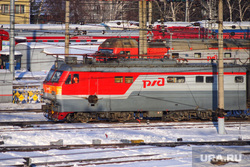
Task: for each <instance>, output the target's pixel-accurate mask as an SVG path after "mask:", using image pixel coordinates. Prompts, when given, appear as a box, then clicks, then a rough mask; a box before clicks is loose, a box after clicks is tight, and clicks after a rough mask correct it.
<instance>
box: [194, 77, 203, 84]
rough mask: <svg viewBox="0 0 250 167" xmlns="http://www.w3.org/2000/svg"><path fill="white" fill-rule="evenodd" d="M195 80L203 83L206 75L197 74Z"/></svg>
mask: <svg viewBox="0 0 250 167" xmlns="http://www.w3.org/2000/svg"><path fill="white" fill-rule="evenodd" d="M195 81H196V83H203V82H204V77H203V76H196V78H195Z"/></svg>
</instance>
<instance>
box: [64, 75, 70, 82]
mask: <svg viewBox="0 0 250 167" xmlns="http://www.w3.org/2000/svg"><path fill="white" fill-rule="evenodd" d="M65 84H71V74H69V76H68V78H67V80H66V81H65Z"/></svg>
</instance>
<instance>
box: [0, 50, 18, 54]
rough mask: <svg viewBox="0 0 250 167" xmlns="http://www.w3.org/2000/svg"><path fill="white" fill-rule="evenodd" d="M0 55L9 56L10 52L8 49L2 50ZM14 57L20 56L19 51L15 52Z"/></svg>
mask: <svg viewBox="0 0 250 167" xmlns="http://www.w3.org/2000/svg"><path fill="white" fill-rule="evenodd" d="M0 54H3V55H9V54H10V50H9V49H4V50H1V51H0ZM14 54H15V55H21V54H22V53H21V52H19V51H15V53H14Z"/></svg>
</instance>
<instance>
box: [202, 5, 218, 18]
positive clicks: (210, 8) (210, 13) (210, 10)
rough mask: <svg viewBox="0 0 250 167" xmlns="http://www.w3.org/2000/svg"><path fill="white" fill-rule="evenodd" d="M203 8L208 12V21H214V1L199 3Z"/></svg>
mask: <svg viewBox="0 0 250 167" xmlns="http://www.w3.org/2000/svg"><path fill="white" fill-rule="evenodd" d="M200 3H201V5H202V6H203V8H204V9H205V10H206V11H207V12H208V18H209V19H210V20H215V17H216V16H217V13H218V12H217V10H216V4H217V3H216V0H208V1H200Z"/></svg>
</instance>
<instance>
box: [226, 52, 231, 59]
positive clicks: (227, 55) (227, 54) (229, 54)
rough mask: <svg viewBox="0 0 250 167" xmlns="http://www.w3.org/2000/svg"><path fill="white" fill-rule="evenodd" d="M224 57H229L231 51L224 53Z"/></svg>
mask: <svg viewBox="0 0 250 167" xmlns="http://www.w3.org/2000/svg"><path fill="white" fill-rule="evenodd" d="M224 57H225V58H231V57H232V56H231V53H224Z"/></svg>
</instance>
